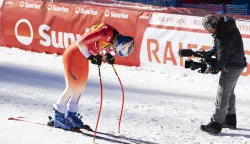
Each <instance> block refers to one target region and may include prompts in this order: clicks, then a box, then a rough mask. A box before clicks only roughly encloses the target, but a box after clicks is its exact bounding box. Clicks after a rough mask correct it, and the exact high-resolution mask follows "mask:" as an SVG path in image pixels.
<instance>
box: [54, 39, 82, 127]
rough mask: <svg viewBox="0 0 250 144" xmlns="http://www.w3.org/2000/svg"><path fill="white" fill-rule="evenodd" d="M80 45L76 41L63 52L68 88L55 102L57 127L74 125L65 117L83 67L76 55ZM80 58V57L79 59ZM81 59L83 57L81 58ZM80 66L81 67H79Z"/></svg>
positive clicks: (55, 122)
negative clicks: (78, 75)
mask: <svg viewBox="0 0 250 144" xmlns="http://www.w3.org/2000/svg"><path fill="white" fill-rule="evenodd" d="M77 51H79V50H78V47H77V46H76V44H75V43H73V44H71V45H70V46H69V47H68V48H67V49H66V50H65V52H64V54H63V65H64V77H65V84H66V88H65V90H64V91H63V92H62V94H61V95H60V97H59V99H58V100H57V102H56V103H55V104H54V108H55V119H54V124H55V127H58V128H63V129H66V130H69V129H71V128H72V127H73V124H72V123H71V122H70V121H69V120H68V119H67V118H65V113H66V109H67V103H68V101H69V99H70V97H71V96H72V95H73V94H74V93H75V92H77V90H78V87H77V82H76V81H77V80H78V77H77V72H78V71H79V68H80V67H81V61H77V60H76V57H75V55H77V53H78V52H77ZM78 60H79V59H78ZM80 60H81V59H80ZM78 66H79V67H78Z"/></svg>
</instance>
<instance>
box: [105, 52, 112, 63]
mask: <svg viewBox="0 0 250 144" xmlns="http://www.w3.org/2000/svg"><path fill="white" fill-rule="evenodd" d="M104 58H105V60H106V61H107V63H109V64H111V65H113V64H114V63H115V57H114V56H113V55H111V54H110V53H106V54H105V55H104Z"/></svg>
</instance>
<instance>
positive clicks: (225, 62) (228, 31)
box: [211, 17, 247, 70]
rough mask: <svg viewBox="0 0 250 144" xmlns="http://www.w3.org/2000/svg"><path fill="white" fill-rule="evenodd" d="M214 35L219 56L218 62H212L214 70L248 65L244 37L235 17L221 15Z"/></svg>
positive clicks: (240, 67) (239, 67)
mask: <svg viewBox="0 0 250 144" xmlns="http://www.w3.org/2000/svg"><path fill="white" fill-rule="evenodd" d="M213 37H214V46H215V47H216V56H217V60H216V62H214V63H212V64H211V67H212V69H213V70H219V69H222V68H236V69H242V68H244V67H246V66H247V63H246V58H245V53H244V48H243V41H242V37H241V34H240V32H239V30H238V28H237V27H236V23H235V20H234V19H233V18H231V17H220V18H219V23H218V26H217V28H216V34H214V35H213Z"/></svg>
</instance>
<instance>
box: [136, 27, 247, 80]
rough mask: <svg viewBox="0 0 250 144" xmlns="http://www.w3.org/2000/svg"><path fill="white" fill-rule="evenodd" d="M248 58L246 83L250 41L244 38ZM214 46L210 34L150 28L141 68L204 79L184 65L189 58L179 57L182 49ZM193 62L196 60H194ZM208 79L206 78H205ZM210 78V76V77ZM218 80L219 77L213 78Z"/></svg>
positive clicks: (141, 56) (145, 37) (144, 45)
mask: <svg viewBox="0 0 250 144" xmlns="http://www.w3.org/2000/svg"><path fill="white" fill-rule="evenodd" d="M243 40H244V46H245V50H246V56H247V58H248V67H247V68H246V69H245V71H244V72H243V74H242V76H244V80H243V81H244V82H247V81H249V80H250V65H249V64H250V61H249V60H250V49H249V46H250V41H249V39H247V38H244V39H243ZM212 45H213V39H212V37H211V36H210V35H209V34H206V33H198V32H192V31H179V30H172V29H169V28H167V29H165V28H164V27H162V28H154V27H148V28H147V30H146V32H145V34H144V37H143V40H142V47H141V54H140V60H141V66H147V67H150V68H153V69H157V70H160V71H165V72H174V73H180V74H181V73H183V72H189V73H191V74H192V75H194V76H196V77H201V78H202V77H204V75H202V74H199V73H198V72H197V70H196V71H193V72H191V70H190V69H185V68H184V67H183V66H184V63H185V60H187V59H188V58H183V57H179V55H178V51H179V50H180V49H184V48H185V49H186V48H191V49H193V50H198V49H200V48H205V49H208V48H210V47H211V46H212ZM193 60H196V61H197V59H196V58H194V59H193ZM205 77H206V76H205ZM208 77H209V78H210V76H208ZM211 78H212V79H213V78H215V79H217V76H215V77H211Z"/></svg>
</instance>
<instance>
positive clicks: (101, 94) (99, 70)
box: [93, 66, 103, 143]
mask: <svg viewBox="0 0 250 144" xmlns="http://www.w3.org/2000/svg"><path fill="white" fill-rule="evenodd" d="M98 72H99V78H100V97H101V101H100V109H99V113H98V118H97V122H96V127H95V132H94V139H93V143H95V138H96V132H97V127H98V123H99V119H100V115H101V111H102V99H103V93H102V77H101V68H100V66H98Z"/></svg>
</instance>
